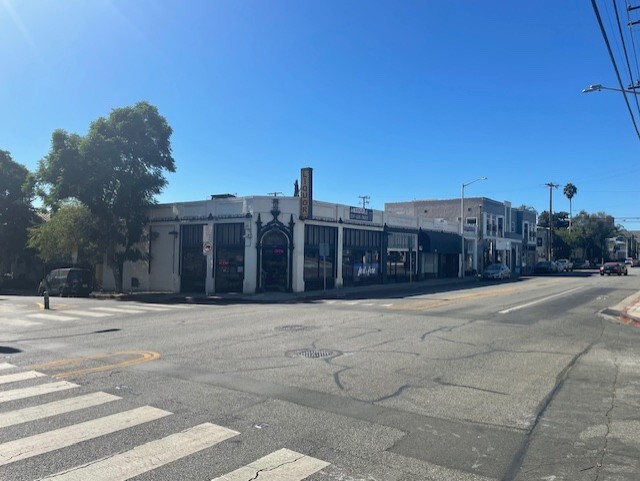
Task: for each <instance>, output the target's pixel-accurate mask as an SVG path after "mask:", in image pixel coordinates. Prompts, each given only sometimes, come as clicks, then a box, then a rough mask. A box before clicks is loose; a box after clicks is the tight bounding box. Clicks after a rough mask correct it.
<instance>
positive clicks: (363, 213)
mask: <svg viewBox="0 0 640 481" xmlns="http://www.w3.org/2000/svg"><path fill="white" fill-rule="evenodd" d="M349 219H350V220H365V221H368V222H371V221H373V210H372V209H365V208H364V207H349Z"/></svg>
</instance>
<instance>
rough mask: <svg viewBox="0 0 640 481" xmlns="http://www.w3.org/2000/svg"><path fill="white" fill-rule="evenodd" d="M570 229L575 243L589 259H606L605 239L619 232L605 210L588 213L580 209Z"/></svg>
mask: <svg viewBox="0 0 640 481" xmlns="http://www.w3.org/2000/svg"><path fill="white" fill-rule="evenodd" d="M572 231H573V233H574V236H575V237H574V239H575V245H576V246H578V247H580V248H581V249H583V251H584V254H585V257H586V258H587V259H590V260H594V259H606V258H607V249H606V240H607V239H608V238H610V237H615V236H616V235H618V233H619V229H618V228H617V227H616V226H615V225H614V219H613V217H611V216H610V215H608V214H606V213H605V212H598V213H595V214H589V213H587V212H585V211H580V213H578V215H576V217H575V218H574V221H573V229H572Z"/></svg>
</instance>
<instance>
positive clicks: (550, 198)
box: [544, 182, 558, 261]
mask: <svg viewBox="0 0 640 481" xmlns="http://www.w3.org/2000/svg"><path fill="white" fill-rule="evenodd" d="M544 185H546V186H547V187H549V242H548V243H547V244H548V252H547V253H548V257H549V260H550V261H552V260H553V259H552V258H551V255H552V253H553V189H557V188H558V184H554V183H553V182H548V183H546V184H544Z"/></svg>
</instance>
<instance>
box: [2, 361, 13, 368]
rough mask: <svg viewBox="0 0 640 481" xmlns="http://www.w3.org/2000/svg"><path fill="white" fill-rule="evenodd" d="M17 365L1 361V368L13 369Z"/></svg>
mask: <svg viewBox="0 0 640 481" xmlns="http://www.w3.org/2000/svg"><path fill="white" fill-rule="evenodd" d="M14 367H15V366H14V365H13V364H9V363H8V362H0V369H13V368H14Z"/></svg>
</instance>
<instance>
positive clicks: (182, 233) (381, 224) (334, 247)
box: [103, 195, 461, 294]
mask: <svg viewBox="0 0 640 481" xmlns="http://www.w3.org/2000/svg"><path fill="white" fill-rule="evenodd" d="M312 203H313V205H312V210H311V212H313V215H312V216H309V217H308V218H305V219H301V218H300V208H301V202H300V198H299V197H267V196H253V197H234V196H231V195H224V196H212V198H211V199H210V200H206V201H201V202H184V203H175V204H160V205H157V206H154V207H152V208H151V209H150V210H149V211H148V213H147V215H148V219H149V223H148V226H147V233H148V236H147V237H148V239H147V241H146V243H145V245H143V246H142V249H143V250H144V251H146V252H148V261H139V262H136V263H127V264H125V269H124V279H123V289H124V290H126V291H152V292H192V293H207V294H213V293H228V292H241V293H256V292H265V291H283V292H303V291H312V290H322V289H325V288H326V289H334V288H340V287H343V286H357V285H368V284H384V283H394V282H412V281H416V280H422V279H426V278H430V277H456V276H457V275H458V266H459V264H458V263H459V260H458V259H459V257H460V253H461V239H460V235H459V234H458V231H459V224H458V223H457V222H455V223H451V222H448V221H446V220H442V219H440V220H434V219H430V218H427V216H426V215H400V214H393V213H389V212H384V211H378V210H372V209H363V208H360V207H353V206H347V205H341V204H332V203H327V202H319V201H312ZM103 272H104V274H103V288H104V289H106V290H111V289H113V288H114V287H115V285H114V281H113V275H112V273H111V271H110V270H109V269H107V268H105V269H104V271H103Z"/></svg>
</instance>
